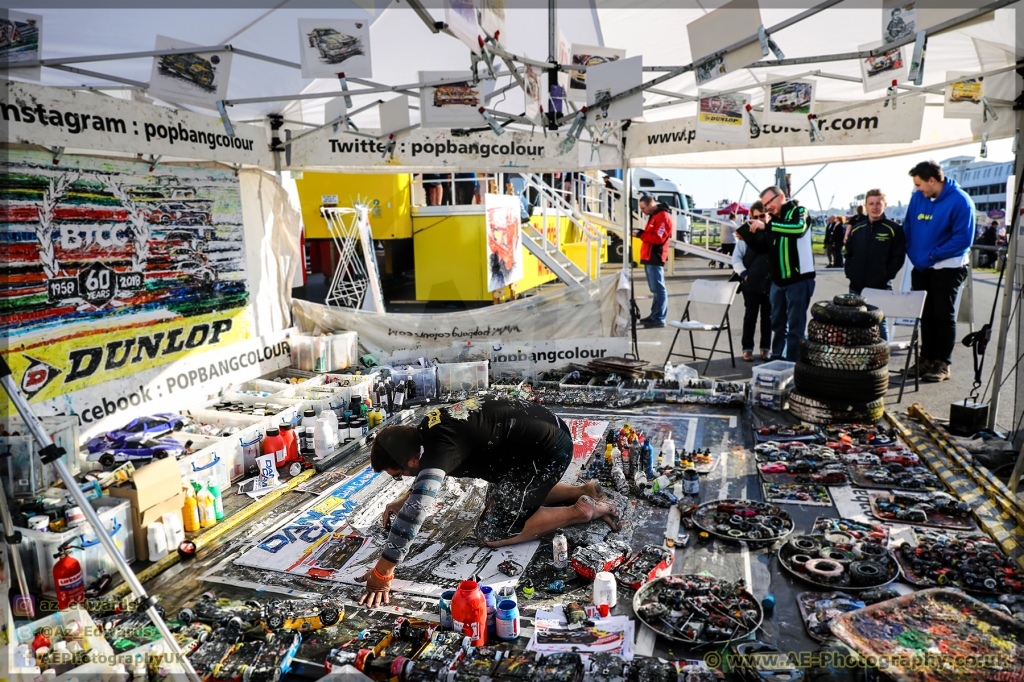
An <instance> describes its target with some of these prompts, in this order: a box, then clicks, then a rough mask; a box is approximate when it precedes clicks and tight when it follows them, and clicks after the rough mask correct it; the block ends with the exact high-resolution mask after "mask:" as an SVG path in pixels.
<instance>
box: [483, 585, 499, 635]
mask: <svg viewBox="0 0 1024 682" xmlns="http://www.w3.org/2000/svg"><path fill="white" fill-rule="evenodd" d="M480 591H481V592H482V593H483V595H484V604H485V605H486V607H487V636H488V637H491V636H493V635H494V609H495V608H497V606H498V598H497V597H495V596H494V588H493V587H491V586H490V585H481V586H480Z"/></svg>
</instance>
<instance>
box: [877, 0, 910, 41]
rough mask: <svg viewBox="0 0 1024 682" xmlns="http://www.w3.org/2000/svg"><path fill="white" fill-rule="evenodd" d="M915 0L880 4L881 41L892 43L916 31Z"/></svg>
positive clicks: (897, 0) (898, 0)
mask: <svg viewBox="0 0 1024 682" xmlns="http://www.w3.org/2000/svg"><path fill="white" fill-rule="evenodd" d="M917 24H918V22H917V1H916V0H910V2H907V1H906V0H896V1H895V2H891V1H889V2H885V3H883V4H882V41H883V42H885V43H893V42H896V41H897V40H899V39H901V38H906V37H907V36H911V35H914V34H915V33H917V31H918V28H917Z"/></svg>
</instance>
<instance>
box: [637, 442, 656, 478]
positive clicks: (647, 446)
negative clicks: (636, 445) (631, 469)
mask: <svg viewBox="0 0 1024 682" xmlns="http://www.w3.org/2000/svg"><path fill="white" fill-rule="evenodd" d="M640 454H641V456H642V457H643V462H644V463H645V464H646V465H647V480H648V481H653V480H654V478H655V476H654V450H653V449H652V448H651V443H650V441H644V444H643V447H641V448H640Z"/></svg>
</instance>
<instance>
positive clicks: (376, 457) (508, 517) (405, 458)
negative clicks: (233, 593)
mask: <svg viewBox="0 0 1024 682" xmlns="http://www.w3.org/2000/svg"><path fill="white" fill-rule="evenodd" d="M571 461H572V436H571V435H570V433H569V428H568V427H567V426H566V425H565V423H564V422H563V421H562V420H561V419H559V418H558V417H557V416H556V415H555V414H553V413H552V412H551V411H549V410H547V409H545V408H544V407H542V406H540V405H537V404H536V403H530V402H526V401H523V400H519V399H509V398H501V397H494V396H487V397H482V398H470V399H469V400H465V401H463V402H461V403H456V404H454V405H449V406H447V407H441V408H438V409H436V410H434V411H433V412H430V413H429V414H427V416H426V417H424V419H423V420H422V421H421V422H420V424H419V426H418V427H417V426H389V427H387V428H385V429H383V430H381V432H380V434H378V436H377V438H376V439H375V440H374V443H373V450H372V452H371V454H370V464H371V465H372V466H373V469H374V470H375V471H387V473H389V474H391V475H392V476H394V477H395V478H396V479H400V478H401V477H402V476H415V477H416V480H415V481H414V482H413V484H412V488H410V490H409V492H408V493H406V494H405V495H403V496H402V497H400V498H398V499H397V500H395V501H393V502H391V503H390V504H389V505H388V506H387V507H386V508H385V510H384V519H385V523H387V519H388V518H389V516H390V515H391V514H392V513H395V512H397V514H398V516H397V517H396V518H395V521H394V523H393V524H392V526H391V531H390V534H389V535H388V540H387V543H386V544H385V545H384V552H383V554H382V555H381V557H380V559H379V560H378V561H377V565H376V566H375V567H374V568H373V569H371V570H370V571H369V572H367V574H366V575H365V576H363V579H364V580H365V581H366V592H365V593H364V594H363V596H362V598H360V600H359V603H360V604H363V603H365V604H367V605H369V606H376V605H379V604H387V603H389V602H390V598H389V596H388V594H389V591H390V587H391V579H392V578H393V577H394V574H395V567H396V566H397V565H398V563H399V562H401V561H402V560H403V559H404V558H405V555H406V554H407V553H408V551H409V547H410V546H411V545H412V541H413V538H415V536H416V533H417V531H419V529H420V526H421V525H422V524H423V521H424V520H425V519H426V518H427V516H429V514H430V512H431V511H432V509H433V506H434V500H435V498H436V497H437V492H438V490H440V488H441V484H442V482H443V481H444V478H445V476H455V477H457V478H479V479H482V480H484V481H487V483H488V486H487V500H486V502H485V503H484V511H483V513H482V514H481V515H480V520H479V521H478V522H477V526H476V533H477V537H478V539H479V540H480V541H481V542H483V543H484V544H486V545H488V546H490V547H501V546H503V545H511V544H515V543H519V542H527V541H529V540H534V539H536V538H538V537H540V536H542V535H546V534H547V533H550V532H552V531H554V530H557V529H559V528H565V527H566V526H571V525H574V524H577V523H584V522H587V521H590V520H592V519H596V518H602V519H604V520H605V521H606V522H607V523H608V524H609V525H610V526H612V527H613V528H616V529H617V527H618V522H617V521H616V518H615V517H616V515H617V513H618V512H617V510H616V509H615V508H614V507H613V506H612V505H611V504H610V503H609V502H608V501H607V500H606V499H605V497H604V494H603V493H602V492H601V488H600V486H598V485H597V484H595V483H593V482H591V483H588V484H586V485H583V486H571V485H565V484H562V483H559V480H561V478H562V475H563V474H564V473H565V471H566V469H568V467H569V463H570V462H571ZM560 503H571V504H569V505H568V506H557V507H556V506H545V505H555V504H560Z"/></svg>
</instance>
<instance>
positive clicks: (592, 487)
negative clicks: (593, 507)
mask: <svg viewBox="0 0 1024 682" xmlns="http://www.w3.org/2000/svg"><path fill="white" fill-rule="evenodd" d="M583 494H584V495H590V496H591V497H593V498H594V499H595V500H605V499H608V495H606V494H605V492H604V488H602V487H601V484H600V483H598V482H597V481H588V482H587V483H585V484H584V485H583Z"/></svg>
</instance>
